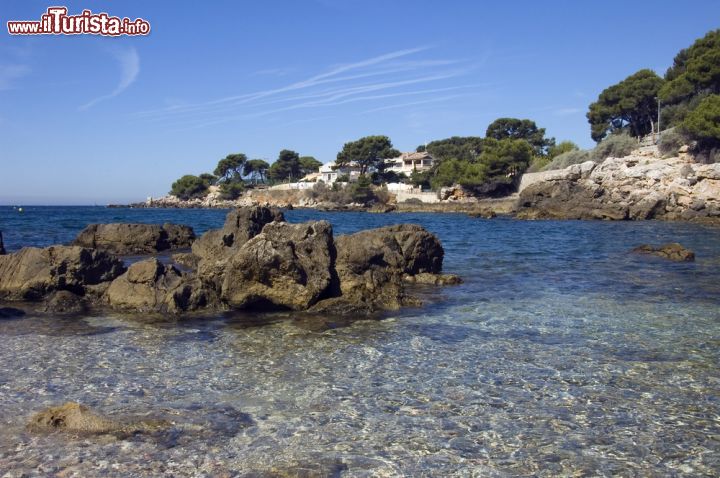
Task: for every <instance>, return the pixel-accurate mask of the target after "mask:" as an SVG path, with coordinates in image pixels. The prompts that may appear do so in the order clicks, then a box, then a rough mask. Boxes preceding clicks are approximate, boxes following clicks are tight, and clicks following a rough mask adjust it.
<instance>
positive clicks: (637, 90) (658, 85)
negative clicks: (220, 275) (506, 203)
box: [171, 30, 720, 206]
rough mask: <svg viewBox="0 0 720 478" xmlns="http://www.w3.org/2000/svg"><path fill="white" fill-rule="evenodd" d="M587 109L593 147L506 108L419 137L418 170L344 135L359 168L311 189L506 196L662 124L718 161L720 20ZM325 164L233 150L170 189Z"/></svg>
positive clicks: (227, 187) (355, 198)
mask: <svg viewBox="0 0 720 478" xmlns="http://www.w3.org/2000/svg"><path fill="white" fill-rule="evenodd" d="M586 117H587V119H588V122H589V124H590V136H591V137H592V139H593V140H595V141H596V142H597V145H596V146H595V148H593V149H589V150H581V149H580V148H579V147H578V146H577V145H576V144H575V143H573V142H571V141H560V142H556V140H555V138H553V137H549V136H547V135H546V131H545V128H541V127H539V126H538V125H537V124H536V122H535V121H533V120H531V119H527V118H509V117H502V118H498V119H496V120H495V121H493V122H492V123H490V124H489V125H488V127H487V128H486V130H485V135H484V136H464V137H461V136H452V137H449V138H445V139H439V140H435V141H431V142H430V143H428V144H426V145H421V146H418V147H417V149H416V151H417V152H427V153H429V154H430V155H431V156H432V158H433V164H432V167H430V168H429V169H419V170H415V171H414V172H412V173H411V174H410V175H409V176H406V175H405V174H400V173H397V172H395V171H390V170H387V166H388V163H387V160H388V159H391V158H396V157H398V156H400V154H401V153H400V152H399V151H398V150H397V149H395V148H394V146H393V144H392V141H391V140H390V138H389V137H388V136H384V135H374V136H366V137H363V138H359V139H357V140H355V141H350V142H347V143H345V144H344V145H343V147H342V149H341V150H340V151H339V152H338V154H337V157H336V160H335V165H334V169H335V170H338V171H340V170H343V169H347V168H348V167H350V166H352V167H355V168H358V170H359V176H355V177H353V178H351V176H349V175H348V174H347V173H346V172H345V171H343V173H342V174H339V175H338V177H337V179H336V182H335V183H334V184H332V185H326V184H322V183H321V182H318V183H317V184H316V186H315V187H314V189H313V192H312V195H313V196H314V197H316V198H321V199H323V200H326V201H328V202H332V203H338V204H349V203H359V204H363V205H366V206H367V205H372V204H375V203H383V202H384V198H385V197H386V196H387V189H384V190H383V189H382V188H383V186H384V185H385V184H388V183H410V184H412V185H413V186H415V187H420V188H423V189H431V190H433V191H439V190H440V189H441V188H446V187H452V186H460V187H462V188H463V189H464V190H466V191H467V192H468V193H469V194H471V195H474V196H477V197H497V196H503V195H507V194H509V193H511V192H513V191H514V190H515V188H516V186H517V184H518V180H519V178H520V177H521V175H522V174H523V173H524V172H537V171H548V170H554V169H563V168H566V167H568V166H571V165H573V164H580V163H583V162H585V161H593V162H596V163H600V162H603V161H604V160H605V159H606V158H609V157H616V158H617V157H622V156H625V155H627V154H629V153H630V152H631V151H632V150H633V149H635V148H636V147H637V145H638V138H640V137H642V136H645V135H648V134H650V133H657V132H658V129H660V128H661V126H664V127H665V130H664V131H663V132H662V134H661V137H660V138H659V141H658V146H659V148H660V151H661V152H662V154H663V155H665V156H668V155H673V154H676V153H677V152H678V151H679V150H680V148H681V147H682V146H683V145H689V147H690V150H691V152H692V153H693V154H694V155H695V157H696V158H697V160H699V161H700V162H705V163H711V162H716V161H718V160H720V126H719V125H720V30H713V31H711V32H709V33H707V34H706V35H705V36H704V37H703V38H700V39H698V40H697V41H696V42H695V43H693V45H691V46H690V47H688V48H686V49H683V50H681V51H680V52H678V54H677V55H676V56H675V58H674V60H673V64H672V66H671V67H670V68H669V69H668V70H667V72H666V73H665V75H664V76H663V77H661V76H659V75H658V74H656V73H655V72H653V71H652V70H649V69H641V70H639V71H637V72H636V73H633V74H632V75H630V76H628V77H627V78H625V79H623V80H621V81H620V82H618V83H617V84H614V85H611V86H608V87H607V88H605V89H604V90H603V91H602V92H601V93H600V94H599V95H598V98H597V100H596V101H594V102H592V103H591V104H590V105H589V108H588V112H587V115H586ZM658 118H659V119H660V121H659V122H658ZM321 166H322V163H321V162H320V161H318V160H317V159H316V158H315V157H313V156H301V155H300V154H299V153H298V152H296V151H292V150H289V149H283V150H282V151H280V153H279V154H278V157H277V159H276V160H275V161H274V162H273V163H272V164H268V162H267V161H265V160H262V159H251V160H248V158H247V156H246V155H245V154H242V153H233V154H228V155H227V156H226V157H225V158H223V159H221V160H220V161H219V162H218V165H217V167H216V168H215V170H214V171H213V173H214V174H209V173H204V174H201V175H199V176H193V175H185V176H183V177H181V178H180V179H178V180H177V181H175V182H174V183H173V185H172V189H171V194H173V195H174V196H176V197H178V198H180V199H193V198H201V197H204V196H206V195H207V194H208V192H209V191H210V187H211V186H217V187H218V190H219V195H220V198H221V199H228V200H233V199H237V198H238V197H240V196H241V195H242V194H243V192H244V191H245V190H246V189H247V188H249V187H253V186H254V185H257V184H259V183H269V184H271V185H272V184H277V183H281V182H293V181H298V180H301V178H303V177H306V176H308V175H311V174H313V173H316V172H317V171H318V169H319V168H320V167H321ZM356 179H357V181H356Z"/></svg>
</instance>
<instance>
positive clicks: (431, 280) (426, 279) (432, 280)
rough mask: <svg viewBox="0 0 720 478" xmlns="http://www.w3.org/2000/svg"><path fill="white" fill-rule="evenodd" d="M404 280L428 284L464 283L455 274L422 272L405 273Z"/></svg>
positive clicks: (411, 282)
mask: <svg viewBox="0 0 720 478" xmlns="http://www.w3.org/2000/svg"><path fill="white" fill-rule="evenodd" d="M403 280H404V281H405V282H408V283H410V284H428V285H457V284H462V278H460V276H458V275H455V274H430V273H428V272H421V273H420V274H416V275H414V276H413V275H409V274H405V275H404V276H403Z"/></svg>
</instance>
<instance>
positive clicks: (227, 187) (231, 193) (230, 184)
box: [220, 181, 245, 200]
mask: <svg viewBox="0 0 720 478" xmlns="http://www.w3.org/2000/svg"><path fill="white" fill-rule="evenodd" d="M243 191H245V183H244V182H242V181H225V182H224V183H222V184H221V185H220V199H227V200H233V199H237V198H239V197H240V196H242V193H243Z"/></svg>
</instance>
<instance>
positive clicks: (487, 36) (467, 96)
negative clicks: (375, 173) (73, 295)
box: [0, 0, 720, 204]
mask: <svg viewBox="0 0 720 478" xmlns="http://www.w3.org/2000/svg"><path fill="white" fill-rule="evenodd" d="M55 4H63V5H67V7H68V9H69V12H70V13H71V14H77V13H80V12H81V10H82V9H83V8H89V9H91V10H92V11H93V12H101V11H105V12H108V13H109V14H111V15H116V16H120V17H123V16H127V17H130V18H137V17H142V18H144V19H146V20H148V21H149V22H150V23H151V25H152V33H151V34H150V35H149V36H146V37H132V38H130V37H119V38H103V37H96V36H89V35H83V36H73V37H69V36H68V37H61V36H37V37H18V36H13V37H11V36H10V35H8V34H7V30H6V27H5V22H6V21H8V20H35V19H39V18H40V15H41V14H42V13H44V11H45V9H46V8H47V7H48V6H51V5H55ZM719 19H720V2H718V1H692V0H689V1H686V2H682V4H679V3H678V2H677V1H674V2H670V1H653V2H627V1H623V2H619V1H618V2H615V1H606V2H578V1H557V2H537V1H532V2H531V1H515V2H480V1H445V2H438V1H390V0H385V1H375V0H314V1H311V0H308V1H300V0H296V1H273V0H267V1H253V2H249V1H232V2H231V1H228V2H220V1H217V2H196V1H175V2H160V1H157V2H147V1H123V2H95V1H86V2H69V3H60V2H51V3H42V2H37V1H28V0H22V1H7V0H3V1H2V3H1V8H0V20H2V28H3V31H2V32H0V204H94V203H97V204H106V203H114V202H128V201H140V200H144V199H145V198H146V197H147V196H155V197H157V196H160V195H163V194H165V193H167V191H168V190H169V187H170V184H171V183H172V181H173V180H174V179H176V178H177V177H179V176H181V175H183V174H199V173H202V172H205V171H212V169H214V167H215V165H216V163H217V161H218V160H219V159H220V158H222V157H224V156H225V155H226V154H228V153H231V152H243V153H245V154H247V155H248V157H250V158H265V159H267V160H269V161H270V162H271V161H273V160H274V159H275V158H276V157H277V153H278V152H279V151H280V150H281V149H284V148H287V149H293V150H296V151H298V152H299V153H300V154H301V155H312V156H315V157H316V158H318V159H319V160H321V161H323V162H328V161H331V160H333V159H334V158H335V155H336V154H337V152H338V151H339V150H340V148H341V147H342V145H343V143H345V142H347V141H351V140H354V139H357V138H359V137H362V136H366V135H369V134H385V135H388V136H390V138H391V139H392V141H393V143H394V144H395V146H396V147H397V148H398V149H400V150H403V151H409V150H414V148H415V147H416V146H417V145H419V144H422V143H424V142H426V141H431V140H434V139H441V138H445V137H448V136H453V135H460V136H464V135H478V136H483V135H484V133H485V129H486V128H487V125H488V124H489V123H490V122H492V121H493V120H494V119H495V118H498V117H503V116H511V117H520V118H531V119H533V120H535V121H536V122H537V123H538V125H539V126H541V127H545V128H546V129H547V132H548V134H549V135H552V136H555V137H556V138H557V139H558V140H563V139H569V140H572V141H575V142H576V143H578V144H580V145H581V146H583V147H589V146H592V144H593V143H592V141H591V139H590V132H589V127H588V124H587V121H586V119H585V112H586V110H587V106H588V104H589V103H591V102H592V101H594V100H595V99H596V98H597V95H598V94H599V93H600V91H602V89H603V88H605V87H607V86H609V85H611V84H613V83H616V82H617V81H619V80H622V79H623V78H625V77H626V76H627V75H629V74H632V73H634V72H635V71H637V70H638V69H641V68H652V69H654V70H655V71H657V72H658V73H660V74H662V73H664V71H665V69H666V68H667V67H668V66H669V65H670V63H671V62H672V58H673V56H674V55H675V53H676V52H677V51H678V50H679V49H681V48H684V47H687V46H689V45H690V44H691V43H692V42H693V41H694V40H695V39H696V38H698V37H701V36H702V35H704V34H705V33H706V32H707V31H708V30H711V29H714V28H718V27H719V26H720V24H719V23H718V22H719Z"/></svg>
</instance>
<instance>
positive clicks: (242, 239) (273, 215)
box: [192, 206, 285, 263]
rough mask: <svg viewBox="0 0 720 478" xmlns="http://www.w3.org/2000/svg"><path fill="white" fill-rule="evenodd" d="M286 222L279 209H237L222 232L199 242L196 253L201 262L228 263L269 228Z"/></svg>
mask: <svg viewBox="0 0 720 478" xmlns="http://www.w3.org/2000/svg"><path fill="white" fill-rule="evenodd" d="M284 220H285V218H284V216H283V214H282V212H280V211H279V210H278V209H271V208H267V207H262V206H253V207H246V208H238V209H235V210H233V211H230V212H229V213H228V215H227V218H226V219H225V225H224V226H223V227H222V229H213V230H210V231H208V232H206V233H205V234H203V235H202V236H201V237H200V239H198V240H197V241H195V242H194V243H193V245H192V252H193V254H195V255H196V256H197V257H198V258H199V259H200V261H205V262H208V263H212V262H216V261H221V260H226V259H227V258H229V257H230V256H232V255H233V253H235V252H236V251H237V250H238V249H239V248H240V246H242V245H243V244H245V243H246V242H247V241H248V240H250V239H251V238H253V237H255V236H256V235H258V234H260V232H261V231H262V229H263V227H265V225H266V224H269V223H271V222H273V221H284Z"/></svg>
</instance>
